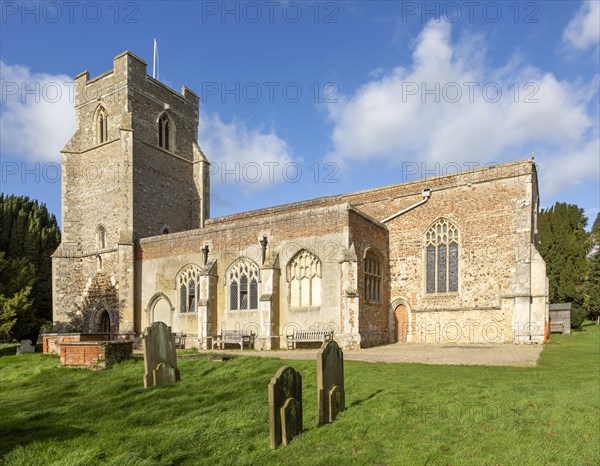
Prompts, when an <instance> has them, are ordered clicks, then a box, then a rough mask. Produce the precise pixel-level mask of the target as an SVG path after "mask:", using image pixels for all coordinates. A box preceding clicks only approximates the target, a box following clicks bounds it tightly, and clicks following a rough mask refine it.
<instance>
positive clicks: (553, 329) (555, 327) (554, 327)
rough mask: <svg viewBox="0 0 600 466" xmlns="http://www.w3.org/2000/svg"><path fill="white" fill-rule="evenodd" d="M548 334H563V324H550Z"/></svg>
mask: <svg viewBox="0 0 600 466" xmlns="http://www.w3.org/2000/svg"><path fill="white" fill-rule="evenodd" d="M550 333H565V324H563V323H562V322H550Z"/></svg>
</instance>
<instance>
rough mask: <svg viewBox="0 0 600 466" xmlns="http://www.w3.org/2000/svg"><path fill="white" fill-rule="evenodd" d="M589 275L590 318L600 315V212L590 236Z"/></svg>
mask: <svg viewBox="0 0 600 466" xmlns="http://www.w3.org/2000/svg"><path fill="white" fill-rule="evenodd" d="M589 243H590V244H589V247H590V254H589V256H588V275H587V279H586V282H585V287H584V290H585V293H584V308H585V310H586V315H587V317H588V318H589V319H597V318H598V316H600V214H598V215H596V220H595V221H594V225H593V226H592V231H591V234H590V237H589Z"/></svg>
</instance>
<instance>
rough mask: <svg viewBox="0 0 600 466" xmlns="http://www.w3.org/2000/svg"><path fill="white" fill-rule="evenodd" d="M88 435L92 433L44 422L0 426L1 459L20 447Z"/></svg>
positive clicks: (3, 424)
mask: <svg viewBox="0 0 600 466" xmlns="http://www.w3.org/2000/svg"><path fill="white" fill-rule="evenodd" d="M88 433H91V431H89V430H86V429H80V428H76V427H71V426H64V425H58V424H54V425H48V424H44V423H43V422H32V423H30V424H27V423H26V422H23V423H20V424H14V423H10V424H9V423H2V424H0V438H1V439H2V443H1V444H0V445H1V446H0V459H1V458H2V457H4V456H5V455H7V454H8V453H10V452H11V450H13V449H14V448H16V447H18V446H25V445H28V444H30V443H33V442H39V441H43V440H56V441H62V440H70V439H72V438H75V437H79V436H80V435H84V434H88Z"/></svg>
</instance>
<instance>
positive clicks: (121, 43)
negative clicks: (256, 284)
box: [0, 1, 600, 222]
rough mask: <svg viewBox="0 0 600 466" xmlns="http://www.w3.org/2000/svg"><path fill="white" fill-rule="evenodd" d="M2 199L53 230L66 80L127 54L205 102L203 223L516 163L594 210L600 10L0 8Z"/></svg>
mask: <svg viewBox="0 0 600 466" xmlns="http://www.w3.org/2000/svg"><path fill="white" fill-rule="evenodd" d="M1 9H2V17H1V18H0V21H1V23H0V24H1V28H0V60H1V70H0V72H1V79H2V99H1V103H0V105H1V108H0V117H1V120H0V129H1V131H2V133H1V136H2V138H1V146H0V151H1V152H0V153H1V157H2V164H1V169H2V173H1V176H0V182H1V183H2V191H3V192H8V193H15V194H24V195H28V196H30V197H34V198H37V199H40V200H41V201H43V202H45V203H46V204H47V205H48V207H49V209H50V211H51V212H52V213H54V214H56V215H57V217H58V218H59V219H60V172H59V170H58V165H57V164H58V163H59V162H60V153H59V151H60V149H61V148H62V147H63V146H64V144H65V143H66V142H67V140H68V139H69V137H70V136H71V134H72V132H73V131H74V126H75V113H74V110H73V102H72V98H70V92H69V90H70V83H71V81H72V79H73V77H74V76H76V75H77V74H79V73H80V72H81V71H83V70H89V72H90V75H91V76H92V77H93V76H97V75H98V74H101V73H103V72H105V71H108V70H109V69H111V68H112V59H113V58H114V57H115V56H116V55H118V54H119V53H120V52H122V51H124V50H130V51H131V52H133V53H135V54H136V55H138V56H140V57H141V58H143V59H144V60H146V62H147V63H148V72H149V73H151V72H152V52H153V38H155V37H156V38H157V40H158V49H159V60H160V62H159V64H160V67H159V72H160V75H159V78H160V80H161V81H162V82H163V83H165V84H167V85H169V86H171V87H173V88H174V89H176V90H180V89H181V86H182V85H186V86H187V87H189V88H191V89H192V90H194V91H196V92H197V93H198V94H200V95H201V104H200V105H201V106H200V114H201V123H200V127H199V144H200V146H201V147H202V148H203V150H204V152H205V153H206V155H207V157H208V158H209V160H210V161H211V162H212V171H213V175H212V204H211V211H212V212H211V216H213V217H216V216H220V215H226V214H229V213H235V212H241V211H245V210H251V209H255V208H261V207H268V206H272V205H277V204H282V203H287V202H294V201H298V200H303V199H309V198H313V197H318V196H323V195H329V194H336V193H343V192H351V191H356V190H361V189H367V188H372V187H377V186H383V185H386V184H391V183H397V182H401V181H406V180H409V179H418V178H423V177H426V176H439V175H443V174H446V173H453V172H455V171H457V170H458V169H459V168H463V169H469V168H472V167H477V166H483V165H486V164H495V163H502V162H507V161H512V160H518V159H523V158H527V157H529V156H530V154H531V153H532V152H535V156H536V161H537V162H538V165H539V170H540V183H541V187H540V195H541V204H542V207H549V206H551V205H552V204H553V203H554V202H556V201H564V202H569V203H573V204H577V205H579V206H580V207H583V208H584V209H585V211H586V214H587V215H588V217H589V219H590V222H592V221H593V219H594V218H595V216H596V214H597V213H598V209H599V204H600V162H599V158H600V157H599V154H600V142H599V141H600V140H599V127H600V123H599V121H600V120H599V112H600V110H599V104H598V102H599V92H598V89H599V74H600V69H599V68H600V63H599V57H600V51H599V41H600V39H599V35H600V2H597V1H593V2H576V1H538V2H475V3H473V2H460V1H459V2H392V1H390V2H378V1H369V2H363V1H343V2H314V1H308V2H290V1H285V2H284V1H273V2H263V1H258V2H158V1H157V2H85V1H83V2H60V1H59V2H11V1H5V2H2V3H1Z"/></svg>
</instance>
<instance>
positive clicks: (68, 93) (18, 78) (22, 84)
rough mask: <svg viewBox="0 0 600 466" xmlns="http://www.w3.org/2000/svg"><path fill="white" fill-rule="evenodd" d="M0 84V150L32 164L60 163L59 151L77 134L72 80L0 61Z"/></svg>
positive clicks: (64, 76)
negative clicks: (0, 138)
mask: <svg viewBox="0 0 600 466" xmlns="http://www.w3.org/2000/svg"><path fill="white" fill-rule="evenodd" d="M0 82H1V83H2V110H1V112H0V131H1V133H2V142H1V143H0V151H2V153H3V154H12V155H15V156H18V157H22V158H24V159H25V160H30V161H36V162H37V161H39V162H48V161H53V162H56V161H60V150H61V149H62V148H63V147H64V146H65V144H66V143H67V141H68V140H69V138H70V137H71V136H72V135H73V132H74V131H75V109H74V85H73V84H74V83H73V80H72V79H71V78H70V77H69V76H66V75H62V74H60V75H51V74H45V73H34V72H31V71H30V70H29V69H28V68H26V67H24V66H20V65H9V64H6V63H4V62H1V61H0Z"/></svg>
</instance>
